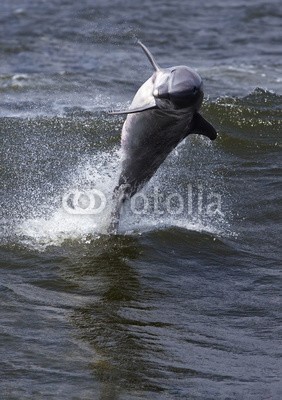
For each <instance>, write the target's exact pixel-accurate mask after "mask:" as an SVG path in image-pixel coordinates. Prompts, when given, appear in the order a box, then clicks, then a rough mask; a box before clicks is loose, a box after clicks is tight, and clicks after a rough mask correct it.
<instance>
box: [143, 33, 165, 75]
mask: <svg viewBox="0 0 282 400" xmlns="http://www.w3.org/2000/svg"><path fill="white" fill-rule="evenodd" d="M137 43H138V44H139V45H140V46H141V47H142V49H143V50H144V53H145V54H146V56H147V57H148V59H149V61H150V63H151V64H152V66H153V68H154V69H155V71H160V69H161V68H160V67H159V65H158V64H157V62H156V60H155V59H154V57H153V55H152V53H151V52H150V50H149V49H147V47H146V46H145V45H144V44H143V43H142V42H141V41H140V40H138V41H137Z"/></svg>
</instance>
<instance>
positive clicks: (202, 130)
mask: <svg viewBox="0 0 282 400" xmlns="http://www.w3.org/2000/svg"><path fill="white" fill-rule="evenodd" d="M191 133H197V134H198V135H204V136H207V137H208V138H210V139H211V140H215V139H216V137H217V132H216V130H215V129H214V127H213V126H212V124H210V123H209V122H208V121H207V120H205V118H204V117H202V116H201V114H199V113H197V112H196V113H195V114H194V117H193V120H192V127H191V129H190V130H189V133H188V134H189V135H190V134H191Z"/></svg>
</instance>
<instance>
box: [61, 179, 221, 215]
mask: <svg viewBox="0 0 282 400" xmlns="http://www.w3.org/2000/svg"><path fill="white" fill-rule="evenodd" d="M111 203H112V198H110V197H109V195H108V197H107V196H106V195H105V193H104V192H103V191H102V190H99V189H91V190H85V191H84V190H74V191H70V192H68V193H66V194H65V195H64V196H63V198H62V206H63V208H64V210H65V211H66V212H68V213H69V214H76V215H97V214H100V213H102V212H103V211H104V210H105V208H106V207H107V205H108V204H111ZM129 207H130V211H131V212H132V213H133V214H137V215H147V214H150V213H154V214H155V215H160V216H161V215H165V214H169V215H181V214H186V215H187V214H188V215H189V216H192V215H193V216H195V215H207V216H218V217H223V215H224V214H223V212H222V195H221V194H219V193H216V192H212V191H208V190H207V189H204V187H203V185H201V184H199V185H197V186H196V185H194V186H193V185H191V184H188V185H187V187H186V189H185V188H184V189H183V188H182V190H181V193H179V192H173V193H164V192H163V191H161V190H160V188H159V187H157V186H154V187H153V188H152V190H151V191H150V192H146V193H143V192H139V193H137V194H136V195H135V196H133V197H132V198H131V199H130V200H129Z"/></svg>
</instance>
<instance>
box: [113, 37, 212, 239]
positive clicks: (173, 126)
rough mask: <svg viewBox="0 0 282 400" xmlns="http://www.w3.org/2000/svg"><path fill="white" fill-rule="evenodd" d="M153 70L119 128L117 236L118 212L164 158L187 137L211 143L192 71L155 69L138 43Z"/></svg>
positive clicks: (199, 84)
mask: <svg viewBox="0 0 282 400" xmlns="http://www.w3.org/2000/svg"><path fill="white" fill-rule="evenodd" d="M138 44H139V45H140V46H141V47H142V49H143V50H144V52H145V54H146V56H147V57H148V59H149V61H150V62H151V64H152V66H153V68H154V70H155V72H154V73H153V75H152V76H151V77H150V78H149V79H148V80H147V81H146V82H145V83H144V84H143V85H142V86H141V87H140V89H139V90H138V91H137V93H136V95H135V96H134V99H133V101H132V103H131V105H130V107H129V109H128V110H127V111H116V112H112V113H111V114H127V117H126V120H125V122H124V125H123V128H122V135H121V147H122V154H123V155H122V171H121V174H120V177H119V182H118V185H117V186H116V188H115V190H114V204H115V209H114V210H113V212H112V216H111V225H110V227H109V232H111V233H117V231H118V226H119V218H120V212H121V208H122V205H123V203H124V202H125V200H127V199H130V198H131V197H132V196H133V195H134V194H135V193H136V192H137V191H139V190H140V189H141V188H142V187H143V186H144V185H145V184H146V183H147V182H148V181H149V180H150V179H151V177H152V176H153V175H154V173H155V172H156V171H157V169H158V168H159V166H160V165H161V164H162V163H163V161H164V160H165V159H166V157H167V156H168V154H169V153H170V152H171V151H172V150H173V149H174V148H175V147H176V146H177V145H178V144H179V143H180V142H181V141H182V140H183V139H185V138H186V137H187V136H188V135H190V134H192V133H193V134H195V133H196V134H200V135H204V136H207V137H208V138H209V139H211V140H214V139H216V136H217V133H216V131H215V129H214V127H213V126H212V125H211V124H210V123H209V122H207V121H206V120H205V119H204V118H203V117H202V116H201V115H200V114H199V112H198V111H199V109H200V107H201V104H202V101H203V96H204V93H203V83H202V79H201V77H200V76H199V75H198V74H197V72H195V71H193V70H192V69H191V68H188V67H186V66H183V65H180V66H176V67H170V68H160V67H159V66H158V64H157V63H156V61H155V60H154V57H153V56H152V54H151V53H150V51H149V50H148V49H147V47H146V46H144V44H143V43H141V42H140V41H138Z"/></svg>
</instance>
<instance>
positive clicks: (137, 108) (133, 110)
mask: <svg viewBox="0 0 282 400" xmlns="http://www.w3.org/2000/svg"><path fill="white" fill-rule="evenodd" d="M154 108H157V106H156V105H155V104H154V105H147V106H143V107H136V108H129V109H128V110H121V111H110V112H109V114H111V115H119V114H135V113H140V112H143V111H147V110H152V109H154Z"/></svg>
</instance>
